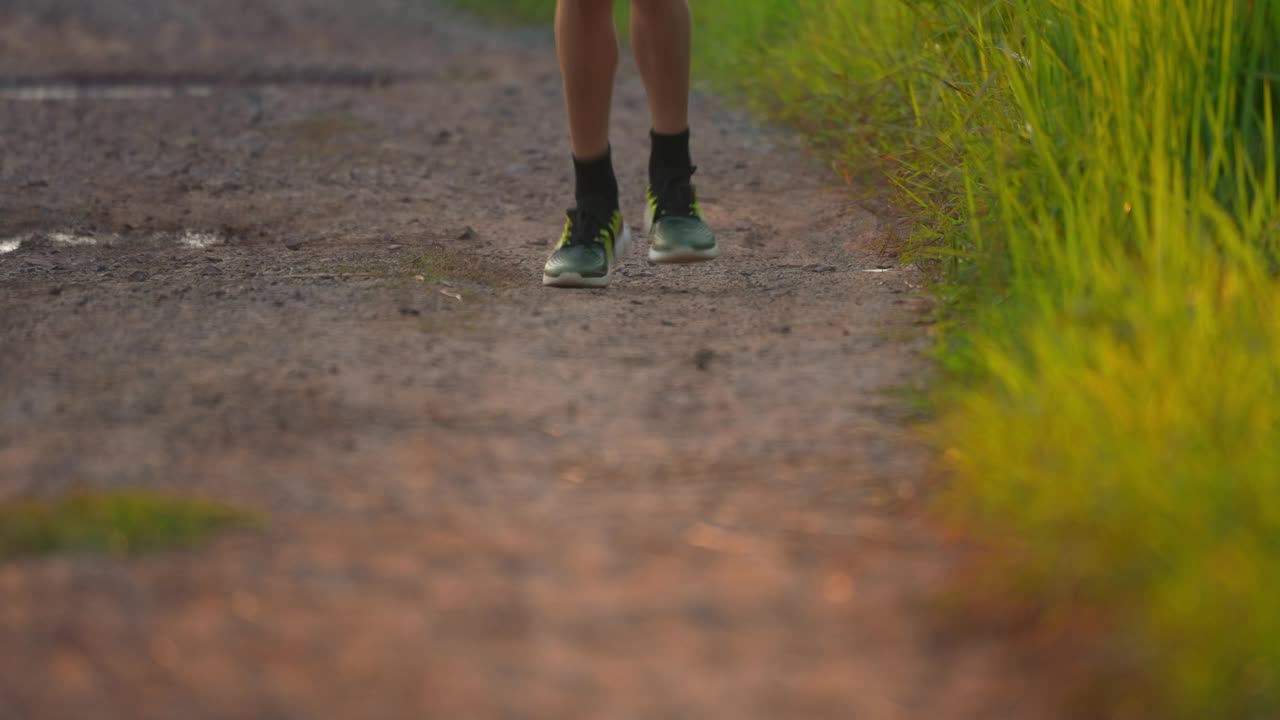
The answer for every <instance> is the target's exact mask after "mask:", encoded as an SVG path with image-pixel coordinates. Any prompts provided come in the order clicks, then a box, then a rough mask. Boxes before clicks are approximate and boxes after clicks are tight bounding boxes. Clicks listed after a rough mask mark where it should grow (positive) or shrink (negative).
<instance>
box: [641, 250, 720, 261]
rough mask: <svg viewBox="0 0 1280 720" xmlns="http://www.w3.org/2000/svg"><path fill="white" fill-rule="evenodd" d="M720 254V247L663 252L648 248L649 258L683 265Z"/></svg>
mask: <svg viewBox="0 0 1280 720" xmlns="http://www.w3.org/2000/svg"><path fill="white" fill-rule="evenodd" d="M719 256H720V248H718V247H713V248H711V249H710V250H671V251H666V252H663V251H661V250H655V249H654V248H652V247H650V248H649V260H651V261H653V262H656V263H661V264H663V265H683V264H686V263H696V262H706V261H707V260H715V259H716V258H717V257H719Z"/></svg>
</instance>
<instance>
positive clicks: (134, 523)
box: [0, 491, 260, 559]
mask: <svg viewBox="0 0 1280 720" xmlns="http://www.w3.org/2000/svg"><path fill="white" fill-rule="evenodd" d="M259 522H260V519H259V518H258V517H257V516H256V515H254V514H252V513H248V512H245V511H242V510H237V509H235V508H231V507H227V506H225V505H219V504H216V503H211V502H205V501H195V500H181V499H176V498H167V497H164V496H160V495H156V494H153V493H150V492H144V491H128V492H120V493H89V492H83V493H78V494H75V495H71V496H69V497H66V498H62V499H59V500H52V501H49V500H16V501H9V502H6V503H0V559H10V558H15V557H21V556H28V555H47V554H53V553H107V554H112V555H124V554H135V553H143V552H150V551H156V550H163V549H166V548H185V547H192V546H195V545H198V544H199V543H201V542H202V541H204V540H205V539H206V538H207V537H209V536H210V535H211V534H212V533H214V532H215V531H217V530H220V529H223V528H228V527H235V526H247V525H256V524H258V523H259Z"/></svg>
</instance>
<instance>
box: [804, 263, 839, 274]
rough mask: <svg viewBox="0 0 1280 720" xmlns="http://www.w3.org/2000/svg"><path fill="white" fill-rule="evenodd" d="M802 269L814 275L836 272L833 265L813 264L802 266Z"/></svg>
mask: <svg viewBox="0 0 1280 720" xmlns="http://www.w3.org/2000/svg"><path fill="white" fill-rule="evenodd" d="M804 269H805V270H808V271H809V272H815V273H829V272H835V271H836V266H835V265H822V264H813V265H805V266H804Z"/></svg>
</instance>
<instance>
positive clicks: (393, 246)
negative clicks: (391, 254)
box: [387, 244, 404, 250]
mask: <svg viewBox="0 0 1280 720" xmlns="http://www.w3.org/2000/svg"><path fill="white" fill-rule="evenodd" d="M402 247H404V246H403V245H394V244H393V245H388V246H387V249H388V250H399V249H400V248H402Z"/></svg>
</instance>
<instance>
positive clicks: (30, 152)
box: [0, 0, 1036, 720]
mask: <svg viewBox="0 0 1280 720" xmlns="http://www.w3.org/2000/svg"><path fill="white" fill-rule="evenodd" d="M14 5H15V3H8V4H6V7H7V8H9V9H5V10H0V28H2V29H0V41H2V42H0V46H3V47H4V48H5V49H6V51H5V53H4V54H2V55H0V76H2V78H0V251H4V252H3V254H0V498H11V497H16V496H23V495H44V494H56V493H61V492H64V491H66V490H68V489H69V488H72V487H76V486H82V485H87V486H94V487H126V486H127V487H133V486H146V487H155V488H160V489H163V490H168V491H176V492H180V493H186V494H199V495H206V496H211V497H216V498H220V499H224V500H229V501H232V502H237V503H241V504H245V505H249V506H252V507H257V508H261V509H263V510H264V511H265V513H266V514H267V515H268V516H269V518H270V524H269V527H268V528H267V529H265V530H263V531H255V532H242V533H238V534H233V535H230V536H227V537H224V538H223V539H221V540H219V541H217V542H215V543H214V544H213V545H212V546H211V547H209V548H207V549H205V550H202V551H198V552H193V553H174V554H170V555H163V556H155V557H150V558H146V559H141V560H130V561H124V560H106V559H65V558H64V559H52V560H44V561H32V562H22V563H17V564H9V565H4V566H0V596H2V597H3V601H2V602H0V718H5V719H10V718H12V719H22V720H26V719H37V718H82V717H95V718H128V719H130V720H138V719H143V718H178V717H181V718H185V719H191V720H196V719H199V718H227V719H231V718H237V719H242V718H308V719H311V718H343V719H350V718H467V719H468V720H485V719H487V718H539V719H541V718H547V719H552V718H555V719H561V720H562V719H566V718H697V719H700V720H708V719H719V718H724V719H733V720H749V719H753V718H760V719H770V720H774V719H778V718H815V719H816V718H841V719H845V718H857V719H858V720H880V719H894V718H992V717H1000V718H1025V717H1033V716H1036V713H1035V712H1034V711H1033V708H1032V707H1030V706H1027V705H1025V704H1017V698H1018V694H1017V693H1014V692H1011V691H1009V688H1006V687H1002V686H1001V685H1002V684H1000V683H997V684H993V683H992V679H993V678H997V677H1003V676H1004V675H1005V673H1006V672H1007V670H1008V667H1007V663H1008V660H1007V659H1005V658H1004V657H1003V656H1002V655H1000V654H999V653H998V652H997V651H996V650H995V648H994V646H992V645H991V644H990V643H987V642H985V641H983V640H981V639H980V638H974V637H965V638H956V637H953V636H950V635H947V634H942V633H940V632H939V628H938V627H937V626H936V623H935V622H934V621H933V614H932V613H930V612H929V610H928V607H927V606H928V602H929V592H930V590H931V588H932V587H933V583H934V582H935V581H936V580H937V578H939V577H940V576H941V574H942V573H943V571H944V570H945V567H946V554H945V552H944V551H943V549H942V548H941V547H940V546H939V544H938V542H937V540H936V539H935V537H934V536H933V535H932V534H930V533H929V532H928V531H927V530H926V529H925V528H924V527H923V526H922V524H921V522H920V521H919V519H918V518H919V512H918V509H916V508H914V507H913V505H912V503H911V502H910V501H911V500H912V499H913V498H917V497H918V496H919V495H920V493H921V492H922V481H923V477H924V467H923V465H924V462H925V456H924V454H923V453H922V452H921V451H920V450H919V449H918V448H914V447H913V446H912V445H911V443H910V442H909V441H908V438H907V435H906V433H905V432H904V431H903V429H902V427H903V420H904V418H905V410H904V403H903V402H902V401H901V400H900V399H898V398H899V397H900V393H899V394H895V393H894V392H892V389H893V388H895V387H903V386H908V385H911V384H912V383H914V382H916V381H917V379H918V377H919V375H920V372H921V370H922V363H921V360H920V359H919V357H918V356H917V353H916V350H917V349H918V348H920V347H921V346H922V344H923V343H924V342H925V341H924V339H923V333H922V331H921V329H920V328H919V327H918V326H917V325H916V323H917V321H918V318H919V309H918V308H916V307H914V305H913V304H914V303H915V302H916V301H915V300H913V293H914V291H915V287H916V286H917V285H918V284H919V282H918V279H917V278H916V276H915V275H913V273H912V271H911V270H909V269H906V268H901V267H897V266H896V265H895V264H894V261H893V259H892V258H891V257H888V256H886V255H884V254H883V253H882V248H883V246H884V245H885V244H886V243H887V242H888V241H889V240H890V239H891V230H890V228H889V226H888V224H887V223H886V222H885V221H884V220H882V219H880V218H877V217H876V216H875V215H873V214H872V213H870V212H869V211H867V210H866V209H864V208H862V207H860V206H858V205H856V204H854V203H852V202H851V201H850V200H849V198H848V197H847V195H846V194H845V193H842V192H840V191H838V190H834V189H831V188H827V187H825V186H826V185H827V184H828V183H829V182H830V178H829V176H828V175H827V173H826V172H824V170H823V169H822V168H821V167H819V166H817V165H816V164H815V163H814V162H812V161H810V160H807V159H805V158H804V156H803V155H802V154H800V153H799V152H797V150H796V149H795V147H794V143H793V141H792V140H790V139H789V138H787V137H786V136H782V135H778V134H775V133H770V132H766V131H763V130H761V129H760V128H758V127H755V126H753V125H752V124H750V123H748V122H746V121H744V120H743V119H742V118H741V117H739V116H737V115H734V114H732V113H728V112H725V111H724V110H723V109H722V108H720V107H718V106H717V105H716V104H715V103H713V102H710V101H707V100H705V99H704V100H701V101H699V102H698V103H697V104H696V109H695V110H696V119H695V130H694V132H695V137H696V139H697V141H696V161H697V162H698V163H699V165H700V166H701V167H702V168H703V170H702V172H701V173H700V174H699V177H700V179H701V187H702V189H703V193H704V196H705V197H704V202H703V206H704V208H705V210H706V212H707V215H708V216H709V219H710V221H711V222H712V223H713V224H714V225H715V226H716V227H718V228H719V229H720V231H721V235H722V238H723V245H724V248H725V254H724V255H723V257H722V259H721V260H719V261H718V262H716V263H714V264H711V265H709V266H704V267H674V268H669V267H652V266H649V265H648V264H647V263H646V262H644V261H643V260H642V259H641V255H640V254H639V253H637V254H635V255H634V256H633V258H632V259H631V260H630V261H629V262H628V263H627V265H626V268H625V270H624V271H623V273H622V276H621V277H620V278H618V280H617V281H616V282H615V286H614V287H613V288H611V289H609V290H607V291H599V292H596V291H590V292H565V291H551V290H544V289H543V288H542V287H541V286H540V285H539V271H540V267H541V263H542V261H543V259H544V258H545V255H546V253H547V251H548V246H549V244H550V242H551V240H552V239H553V236H554V235H556V234H557V232H558V230H559V227H560V225H561V223H562V220H561V217H562V215H561V214H562V211H563V208H564V207H565V204H566V200H567V198H568V197H569V187H568V184H567V175H568V173H567V167H566V159H565V157H564V150H563V145H564V142H563V137H562V135H563V130H562V110H561V107H560V96H559V81H558V75H557V72H556V68H555V66H554V64H553V58H552V54H551V53H550V52H549V51H548V44H547V42H548V41H547V38H546V37H544V36H543V35H541V34H532V35H525V34H511V33H508V34H499V33H492V32H484V31H480V30H477V29H468V28H466V27H464V26H463V25H460V24H458V23H457V22H456V21H446V20H444V19H442V16H441V15H440V13H439V10H438V9H437V8H433V7H431V4H430V3H429V2H427V1H426V0H418V1H417V2H408V1H407V0H378V1H377V2H373V1H372V0H371V1H369V2H362V3H347V2H342V0H290V1H289V2H275V3H271V4H270V8H271V9H265V8H264V7H263V6H266V5H268V4H267V3H260V2H248V1H247V0H246V1H244V2H231V1H230V0H199V1H196V0H191V1H189V2H183V3H172V2H170V0H145V1H143V0H132V1H131V2H127V3H126V2H123V1H122V0H121V1H118V2H101V0H57V1H53V0H16V7H14ZM400 5H404V7H400ZM355 8H359V9H355ZM158 68H162V69H163V73H162V74H161V73H160V71H159V70H158ZM623 75H624V77H623V79H622V81H621V87H620V90H619V95H618V98H617V103H616V107H617V112H616V117H615V120H616V122H615V125H616V132H615V137H616V143H615V148H616V151H615V157H617V158H618V160H619V162H620V168H619V171H620V179H621V181H622V183H623V188H624V193H625V196H626V197H627V198H629V200H628V207H627V210H629V211H630V214H631V218H630V219H631V220H632V222H635V221H637V220H638V212H639V207H640V196H641V192H642V185H641V182H642V174H643V164H644V161H645V153H646V150H647V148H646V135H645V131H646V129H647V123H646V117H645V114H644V111H643V108H644V102H643V94H642V91H641V89H640V86H639V83H638V82H637V80H636V78H635V77H634V73H633V72H632V71H631V70H630V69H629V68H628V69H626V70H624V73H623ZM59 76H60V77H64V78H65V77H79V78H80V79H82V80H87V79H91V78H93V77H96V78H104V77H111V78H114V79H115V80H117V81H129V83H131V84H130V85H129V86H128V87H126V88H124V89H121V88H120V87H119V86H115V87H114V88H105V87H103V86H96V88H89V89H88V90H87V91H86V92H88V93H89V96H88V97H81V98H80V99H76V100H69V99H66V97H65V96H67V95H68V94H70V93H69V90H68V88H66V87H44V88H40V87H37V83H35V80H36V79H38V78H40V77H59ZM151 81H155V82H151ZM34 98H42V99H38V100H37V99H34ZM1003 684H1004V685H1007V683H1003Z"/></svg>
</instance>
